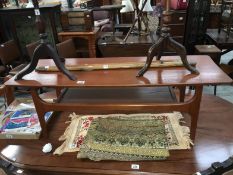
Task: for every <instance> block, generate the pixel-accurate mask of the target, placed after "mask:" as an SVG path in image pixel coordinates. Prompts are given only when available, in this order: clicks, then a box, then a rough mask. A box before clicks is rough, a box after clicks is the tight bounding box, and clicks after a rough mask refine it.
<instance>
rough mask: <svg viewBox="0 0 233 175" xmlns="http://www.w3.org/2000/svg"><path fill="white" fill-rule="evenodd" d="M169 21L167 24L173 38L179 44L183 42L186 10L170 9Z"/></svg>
mask: <svg viewBox="0 0 233 175" xmlns="http://www.w3.org/2000/svg"><path fill="white" fill-rule="evenodd" d="M171 12H172V15H171V21H170V23H169V24H168V27H170V29H171V30H170V34H171V36H172V38H173V39H174V40H176V41H177V42H179V43H180V44H184V36H185V27H186V14H187V12H186V10H173V11H171Z"/></svg>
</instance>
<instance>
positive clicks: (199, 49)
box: [195, 45, 221, 65]
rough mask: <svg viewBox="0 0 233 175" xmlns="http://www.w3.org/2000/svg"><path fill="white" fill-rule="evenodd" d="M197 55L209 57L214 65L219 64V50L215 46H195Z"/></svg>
mask: <svg viewBox="0 0 233 175" xmlns="http://www.w3.org/2000/svg"><path fill="white" fill-rule="evenodd" d="M195 53H196V54H197V55H199V54H200V55H209V56H210V58H212V60H213V61H214V62H215V64H217V65H219V64H220V58H221V50H220V49H219V48H218V47H216V46H215V45H195Z"/></svg>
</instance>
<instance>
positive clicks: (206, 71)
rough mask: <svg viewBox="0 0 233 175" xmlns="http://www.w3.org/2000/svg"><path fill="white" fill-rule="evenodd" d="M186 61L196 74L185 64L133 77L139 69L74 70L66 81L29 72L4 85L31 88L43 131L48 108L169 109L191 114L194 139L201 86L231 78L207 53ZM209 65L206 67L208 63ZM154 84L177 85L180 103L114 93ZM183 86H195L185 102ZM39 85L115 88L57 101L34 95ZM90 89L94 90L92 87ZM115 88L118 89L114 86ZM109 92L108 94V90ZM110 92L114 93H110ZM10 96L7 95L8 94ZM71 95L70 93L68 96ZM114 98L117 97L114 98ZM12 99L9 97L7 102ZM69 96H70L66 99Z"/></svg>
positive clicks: (81, 61) (45, 63) (106, 60)
mask: <svg viewBox="0 0 233 175" xmlns="http://www.w3.org/2000/svg"><path fill="white" fill-rule="evenodd" d="M175 59H179V57H178V56H173V57H163V58H162V60H175ZM145 60H146V58H145V57H127V58H122V57H120V58H114V57H113V58H102V59H97V58H96V59H95V58H93V59H66V62H65V63H66V65H80V64H93V63H100V64H103V66H104V67H106V65H107V64H108V63H124V62H132V61H135V62H143V63H144V62H145ZM188 60H189V61H191V62H196V63H197V64H196V68H197V70H198V71H199V72H200V74H199V75H196V74H190V72H189V71H188V70H186V68H184V67H173V68H157V69H156V68H151V69H149V70H148V71H147V72H146V74H145V75H144V76H143V77H136V75H137V74H138V71H139V69H119V70H102V71H101V70H97V71H79V72H78V71H73V72H72V74H73V75H76V76H77V81H72V80H69V79H68V78H67V77H66V76H65V75H64V74H62V73H61V72H35V71H34V72H32V73H31V74H28V75H26V76H25V77H24V80H18V81H15V80H14V77H13V78H12V79H10V80H8V81H7V82H6V83H5V85H6V87H7V89H8V91H9V89H11V88H12V87H16V86H17V87H18V86H20V87H21V86H22V87H30V88H31V93H32V97H33V101H34V103H35V106H36V110H37V113H38V115H39V119H40V124H41V126H42V129H43V134H44V136H46V135H47V134H48V132H47V127H46V123H45V121H44V117H43V116H44V114H45V113H46V112H48V111H77V112H81V111H82V112H83V111H90V110H93V111H102V112H105V113H107V112H112V111H115V112H116V111H121V112H132V111H134V112H143V111H144V112H145V111H146V112H149V111H150V112H151V111H153V112H155V111H159V112H168V111H174V110H177V111H181V112H186V113H189V114H190V116H191V139H192V140H194V139H195V133H196V132H195V131H196V127H197V121H198V113H199V105H200V101H201V95H202V88H203V86H204V85H207V84H222V83H231V82H232V80H231V79H230V78H229V77H228V76H227V75H226V74H224V73H223V72H222V71H221V70H220V68H219V67H218V66H217V65H215V64H214V62H213V61H212V60H211V59H210V57H209V56H189V57H188ZM39 65H40V66H49V65H54V62H53V61H52V60H40V61H39ZM207 65H208V66H207ZM156 86H168V87H178V88H180V89H181V97H180V98H181V99H180V102H174V103H158V102H157V101H156V98H155V101H153V100H152V101H149V102H148V101H147V100H145V101H142V100H140V99H138V100H137V97H140V96H141V95H140V94H139V95H136V99H135V100H133V101H128V100H126V101H125V99H124V98H125V96H122V97H121V96H119V95H117V96H115V95H114V94H117V93H118V91H124V88H130V87H131V88H133V87H142V88H143V87H156ZM186 86H193V87H194V88H195V94H194V96H193V98H192V99H190V100H189V101H185V102H184V99H183V98H184V90H185V89H184V88H185V87H186ZM41 87H53V88H55V89H61V88H75V89H76V91H77V94H80V93H81V94H82V92H81V91H80V90H81V89H82V88H84V87H86V88H87V90H88V89H89V93H90V94H92V92H95V93H97V94H98V93H99V94H105V93H107V92H105V89H106V88H110V89H111V88H113V89H114V88H116V91H115V93H110V94H109V96H107V97H106V99H105V101H101V95H100V96H99V101H98V100H94V101H90V102H88V101H87V102H85V103H83V102H80V101H77V102H76V103H75V101H72V102H71V101H68V102H66V101H63V100H62V99H66V98H65V97H66V95H69V93H70V90H68V91H65V92H66V93H67V94H66V93H64V94H62V97H63V98H62V99H60V103H52V104H50V103H46V102H44V101H42V100H41V99H40V97H39V96H38V94H37V89H38V88H41ZM92 88H94V89H96V90H94V91H93V90H92ZM117 88H118V89H117ZM107 94H108V93H107ZM112 95H113V96H112ZM8 97H9V94H8ZM70 97H72V96H70ZM116 97H117V99H115V98H116ZM12 99H13V98H11V100H8V103H9V102H10V101H12ZM68 99H70V98H68Z"/></svg>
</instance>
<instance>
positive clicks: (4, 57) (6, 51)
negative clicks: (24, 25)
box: [0, 40, 20, 65]
mask: <svg viewBox="0 0 233 175" xmlns="http://www.w3.org/2000/svg"><path fill="white" fill-rule="evenodd" d="M18 58H20V50H19V48H18V46H17V44H16V42H15V41H14V40H9V41H7V42H5V43H3V44H1V45H0V60H1V62H2V64H3V65H10V64H12V63H13V62H14V61H16V60H17V59H18Z"/></svg>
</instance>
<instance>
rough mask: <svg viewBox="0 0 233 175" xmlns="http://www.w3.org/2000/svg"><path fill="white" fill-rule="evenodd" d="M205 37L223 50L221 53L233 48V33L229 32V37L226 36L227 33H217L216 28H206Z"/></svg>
mask: <svg viewBox="0 0 233 175" xmlns="http://www.w3.org/2000/svg"><path fill="white" fill-rule="evenodd" d="M206 36H207V39H208V40H209V41H210V42H211V43H213V44H214V45H216V46H217V47H218V48H219V49H221V50H225V49H226V50H225V51H223V52H222V53H221V55H223V54H225V53H227V52H229V51H231V50H232V48H233V35H232V34H231V33H230V35H229V38H227V33H226V32H224V31H222V32H221V33H218V29H207V31H206Z"/></svg>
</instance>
